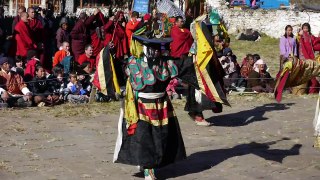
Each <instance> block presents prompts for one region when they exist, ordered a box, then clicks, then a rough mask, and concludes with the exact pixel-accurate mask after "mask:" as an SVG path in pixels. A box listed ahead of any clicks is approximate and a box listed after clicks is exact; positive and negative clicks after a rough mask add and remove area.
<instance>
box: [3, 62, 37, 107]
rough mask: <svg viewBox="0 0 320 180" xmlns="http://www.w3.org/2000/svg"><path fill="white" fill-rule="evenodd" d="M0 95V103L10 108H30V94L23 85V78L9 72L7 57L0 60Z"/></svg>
mask: <svg viewBox="0 0 320 180" xmlns="http://www.w3.org/2000/svg"><path fill="white" fill-rule="evenodd" d="M0 68H1V71H0V84H1V85H3V87H1V88H0V94H1V99H2V101H4V102H6V103H8V105H9V106H10V107H30V106H32V93H31V92H30V90H29V89H28V87H27V85H26V84H25V83H24V81H23V78H22V77H21V76H20V75H19V74H17V73H16V72H14V71H11V70H10V65H9V63H8V58H7V57H2V58H1V59H0Z"/></svg>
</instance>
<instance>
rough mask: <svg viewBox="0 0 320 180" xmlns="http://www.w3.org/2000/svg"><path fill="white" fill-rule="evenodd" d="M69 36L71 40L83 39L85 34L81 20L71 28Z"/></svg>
mask: <svg viewBox="0 0 320 180" xmlns="http://www.w3.org/2000/svg"><path fill="white" fill-rule="evenodd" d="M80 21H81V20H80ZM70 35H71V38H72V39H73V40H85V38H86V34H85V25H84V23H83V22H78V23H77V24H76V25H75V26H74V28H73V29H72V31H71V33H70Z"/></svg>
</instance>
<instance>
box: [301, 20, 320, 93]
mask: <svg viewBox="0 0 320 180" xmlns="http://www.w3.org/2000/svg"><path fill="white" fill-rule="evenodd" d="M298 39H299V59H302V60H305V59H312V60H314V59H315V45H316V44H317V43H318V42H319V40H320V38H316V37H315V36H313V35H312V33H311V27H310V24H309V23H304V24H303V25H302V30H300V32H299V37H298ZM307 87H309V94H314V93H318V92H319V89H318V87H319V82H318V81H317V79H316V78H313V79H311V81H310V82H309V85H308V86H307ZM302 91H303V90H302ZM302 93H303V94H304V93H305V92H302Z"/></svg>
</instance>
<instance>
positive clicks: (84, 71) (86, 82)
mask: <svg viewBox="0 0 320 180" xmlns="http://www.w3.org/2000/svg"><path fill="white" fill-rule="evenodd" d="M79 68H80V72H79V73H78V74H79V76H78V79H79V82H80V84H81V85H82V88H83V89H84V91H85V95H88V96H89V95H90V92H91V87H92V83H91V76H90V75H91V69H90V63H89V62H84V63H83V64H82V65H80V67H79Z"/></svg>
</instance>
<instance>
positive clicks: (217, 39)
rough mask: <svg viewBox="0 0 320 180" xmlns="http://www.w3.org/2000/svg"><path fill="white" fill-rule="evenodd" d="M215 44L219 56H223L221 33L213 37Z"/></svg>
mask: <svg viewBox="0 0 320 180" xmlns="http://www.w3.org/2000/svg"><path fill="white" fill-rule="evenodd" d="M213 44H214V48H215V50H216V52H217V56H218V57H221V56H223V43H222V41H221V40H220V37H219V35H215V36H214V37H213Z"/></svg>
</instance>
